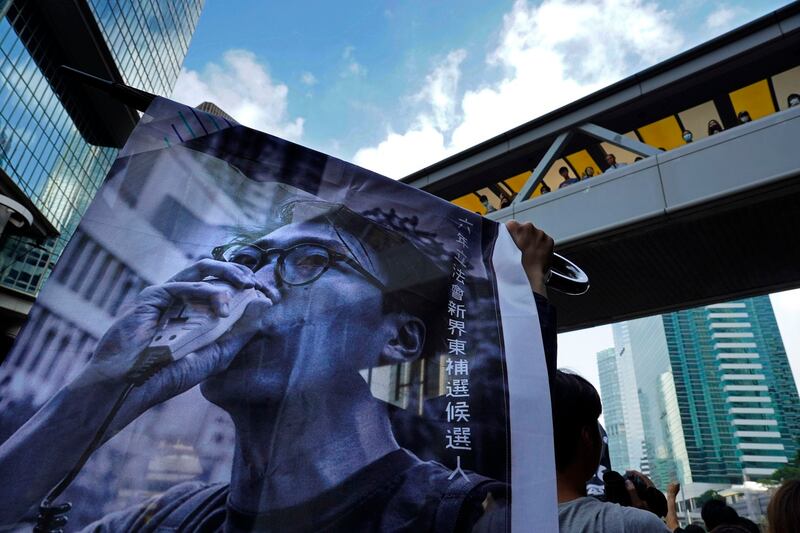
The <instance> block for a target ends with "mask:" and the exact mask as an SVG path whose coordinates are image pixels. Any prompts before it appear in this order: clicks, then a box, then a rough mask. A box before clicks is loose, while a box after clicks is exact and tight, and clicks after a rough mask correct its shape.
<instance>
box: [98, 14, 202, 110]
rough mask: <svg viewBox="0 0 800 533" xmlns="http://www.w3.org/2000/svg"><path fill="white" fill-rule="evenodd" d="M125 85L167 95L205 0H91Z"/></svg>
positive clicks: (170, 90)
mask: <svg viewBox="0 0 800 533" xmlns="http://www.w3.org/2000/svg"><path fill="white" fill-rule="evenodd" d="M88 5H89V8H90V9H91V10H92V13H93V14H94V16H95V18H96V19H97V22H98V25H99V26H100V31H101V32H102V33H103V37H104V39H105V42H106V45H107V46H108V48H109V50H111V53H112V54H113V56H114V59H115V60H116V63H117V66H118V68H119V70H120V72H121V73H122V77H123V78H124V79H125V83H126V84H127V85H130V86H132V87H136V88H139V89H142V90H144V91H147V92H151V93H154V94H163V95H169V94H170V93H171V92H172V87H173V85H174V84H175V80H176V79H178V74H179V73H180V71H181V64H182V63H183V58H184V57H185V56H186V52H187V50H189V42H190V41H191V39H192V34H193V33H194V29H195V26H196V24H197V20H198V18H199V17H200V11H201V10H202V8H203V0H136V1H131V0H127V1H125V0H88Z"/></svg>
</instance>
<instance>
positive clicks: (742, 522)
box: [736, 516, 761, 533]
mask: <svg viewBox="0 0 800 533" xmlns="http://www.w3.org/2000/svg"><path fill="white" fill-rule="evenodd" d="M736 525H737V526H740V527H743V528H744V529H746V530H747V533H761V528H760V527H758V525H757V524H756V523H755V522H753V521H752V520H750V519H749V518H745V517H743V516H740V517H739V518H738V519H737V520H736Z"/></svg>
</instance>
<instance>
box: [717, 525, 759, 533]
mask: <svg viewBox="0 0 800 533" xmlns="http://www.w3.org/2000/svg"><path fill="white" fill-rule="evenodd" d="M710 531H711V533H750V530H749V529H747V528H746V527H745V526H742V525H740V524H721V525H719V526H717V527H715V528H714V529H711V530H710Z"/></svg>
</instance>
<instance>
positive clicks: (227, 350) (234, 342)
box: [89, 259, 280, 404]
mask: <svg viewBox="0 0 800 533" xmlns="http://www.w3.org/2000/svg"><path fill="white" fill-rule="evenodd" d="M279 297H280V296H279V294H278V292H277V290H275V289H274V288H271V287H267V286H265V285H264V284H263V283H262V282H260V281H259V280H257V279H256V277H255V275H254V274H253V272H252V271H251V270H250V269H248V268H246V267H243V266H241V265H237V264H234V263H226V262H223V261H217V260H214V259H202V260H200V261H198V262H196V263H194V264H193V265H191V266H189V267H188V268H186V269H184V270H182V271H181V272H179V273H177V274H176V275H175V276H173V277H172V278H170V279H169V280H168V281H167V282H166V283H163V284H161V285H154V286H151V287H148V288H146V289H144V290H143V291H142V292H141V293H140V294H139V295H138V296H137V298H136V300H134V302H133V304H132V306H131V307H130V308H129V309H128V311H127V312H126V313H125V314H124V315H123V316H122V318H120V319H119V320H117V321H116V322H115V323H114V324H113V325H112V326H111V328H110V329H109V330H108V331H107V332H106V334H105V335H104V336H103V338H102V339H101V340H100V342H99V343H98V346H97V349H96V350H95V354H94V356H93V357H92V360H91V362H90V365H89V368H90V369H91V371H92V372H95V373H97V374H99V375H100V376H101V377H103V378H106V379H111V380H125V381H127V382H130V383H134V384H136V385H139V388H142V389H145V390H146V392H147V393H145V394H144V395H145V396H147V397H148V400H149V401H147V402H146V403H147V404H152V403H153V402H156V403H157V402H160V401H164V400H166V399H168V398H170V397H172V396H175V395H177V394H180V393H181V392H184V391H185V390H188V389H189V388H191V387H193V386H194V385H196V384H198V383H200V382H201V381H203V380H205V379H206V378H207V377H209V376H211V375H213V374H215V373H217V372H220V371H222V370H224V369H225V368H227V366H228V365H229V364H230V362H231V361H232V360H233V358H234V357H235V355H236V354H237V353H238V352H239V351H240V350H241V348H242V347H243V346H244V345H245V344H246V343H247V342H248V341H249V340H250V339H251V338H252V337H253V335H255V334H256V333H258V331H259V329H260V327H261V326H260V325H261V318H262V316H263V314H264V312H265V311H266V310H267V309H268V308H270V307H272V305H273V304H274V303H275V302H277V300H278V299H279Z"/></svg>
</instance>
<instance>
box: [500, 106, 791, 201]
mask: <svg viewBox="0 0 800 533" xmlns="http://www.w3.org/2000/svg"><path fill="white" fill-rule="evenodd" d="M786 104H787V106H788V107H796V106H800V94H797V93H792V94H790V95H789V96H788V98H787V99H786ZM736 119H737V121H738V124H747V123H748V122H752V121H753V119H752V117H751V116H750V112H749V111H747V110H742V111H739V113H738V114H737V115H736ZM738 124H737V125H738ZM707 129H708V132H707V133H708V135H709V136H711V135H716V134H717V133H722V132H723V131H725V130H724V128H723V127H722V125H721V124H720V123H719V122H718V121H717V120H715V119H711V120H709V121H708V125H707ZM681 137H682V138H683V141H684V142H685V143H686V144H689V143H691V142H693V141H694V134H693V133H692V131H691V130H688V129H684V130H683V131H682V132H681ZM659 150H661V151H662V152H664V151H666V150H665V149H664V148H659ZM641 160H642V158H641V157H637V158H636V159H635V160H634V162H637V161H641ZM605 161H606V165H607V167H606V169H605V172H609V171H611V170H615V169H618V168H621V167H624V166H626V165H627V163H618V162H617V158H616V156H615V155H614V154H612V153H610V152H609V153H607V154H606V156H605ZM569 172H570V171H569V168H567V167H565V166H562V167H560V168H559V169H558V173H559V175H560V176H561V178H562V181H561V183H559V184H558V188H559V189H563V188H564V187H569V186H570V185H573V184H575V183H578V182H580V181H583V180H586V179H589V178H591V177H593V176H594V172H595V170H594V167H591V166H589V167H586V168H585V169H584V170H583V174H581V175H580V176H570V173H569ZM549 192H550V187H549V186H548V185H547V184H546V183H544V182H542V187H541V193H542V194H546V193H549ZM487 203H488V200H487ZM484 205H485V204H484ZM493 210H494V209H492V211H493ZM489 212H491V211H489Z"/></svg>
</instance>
